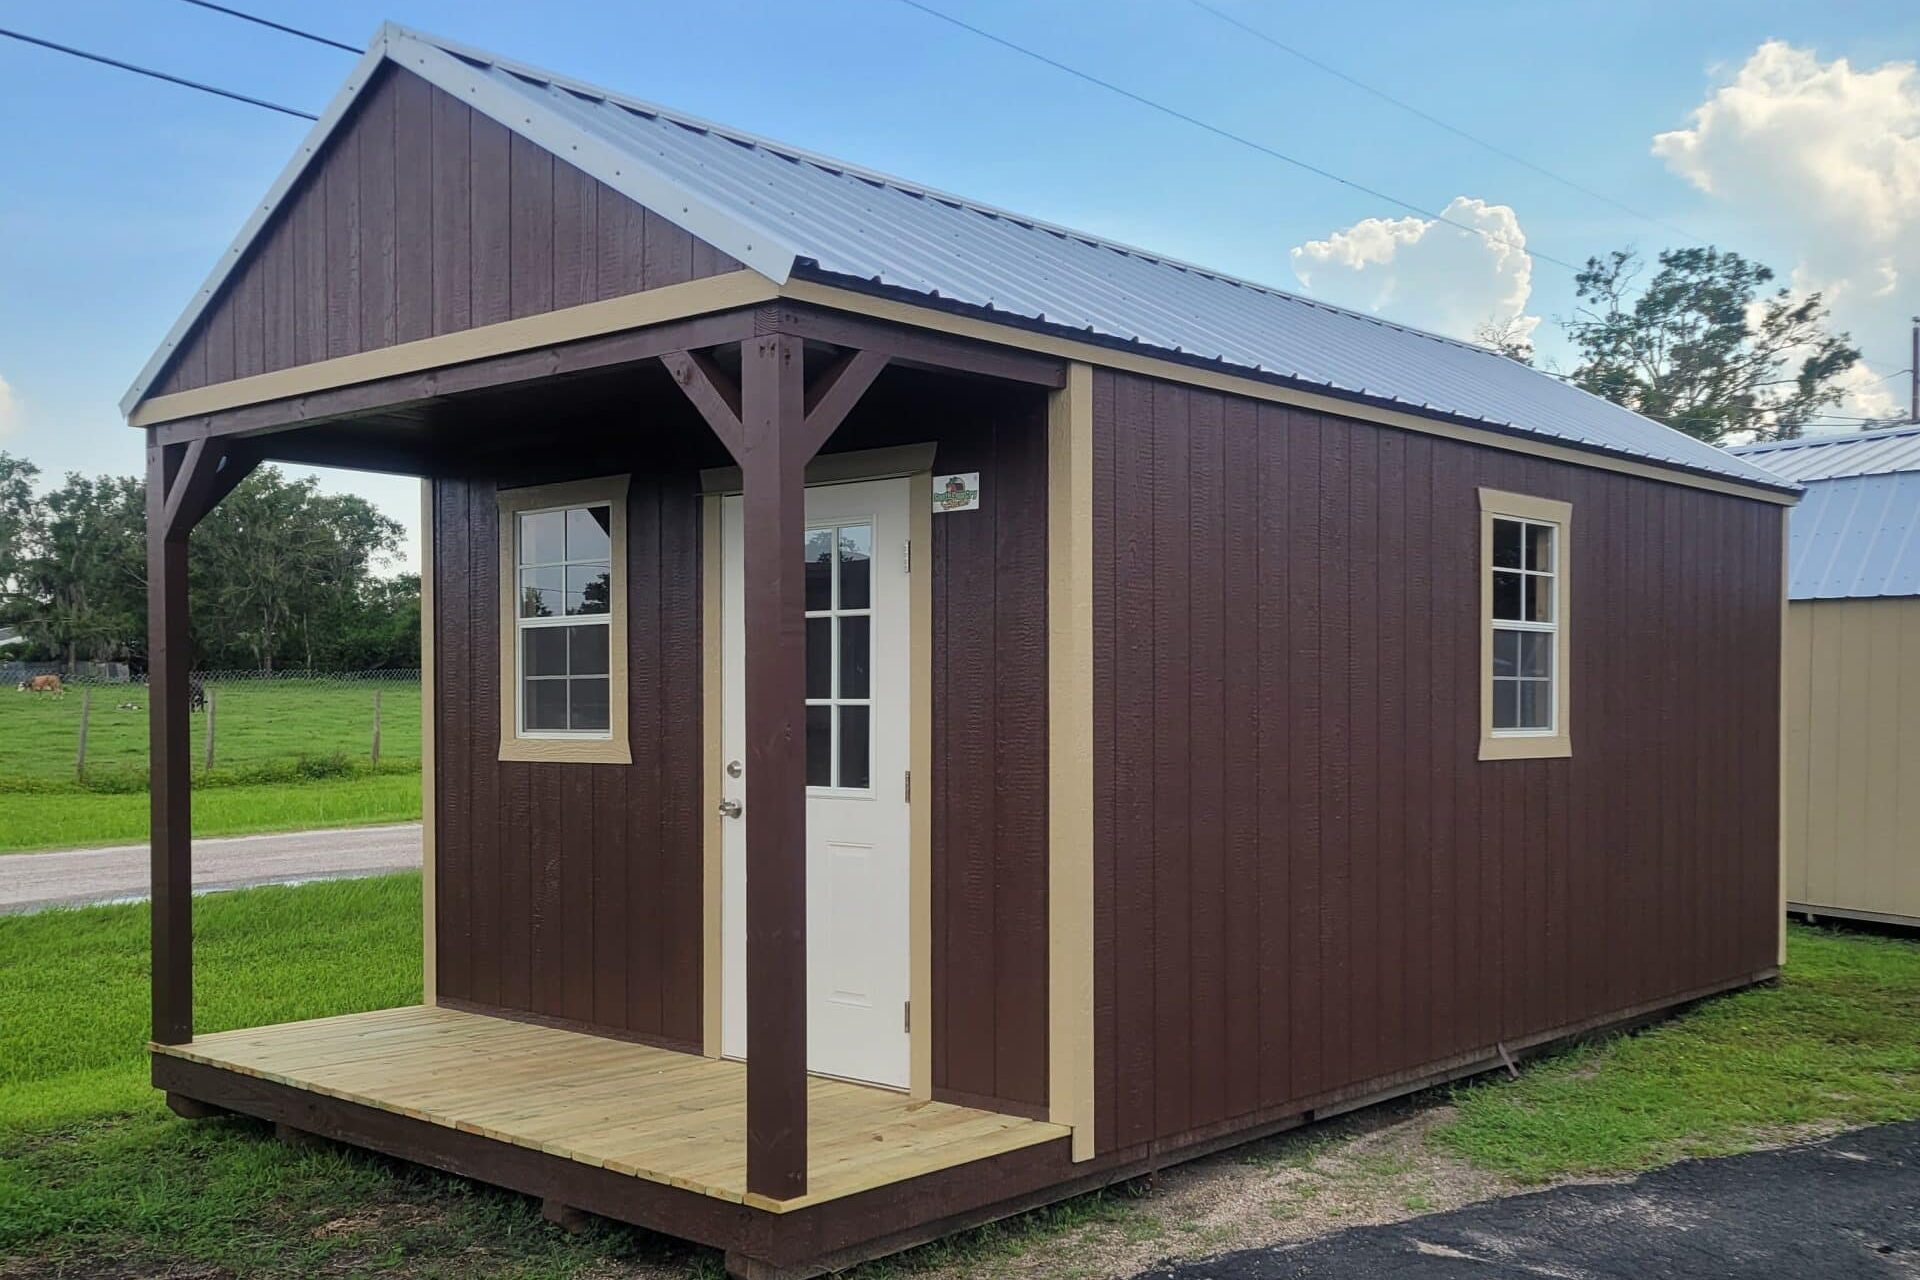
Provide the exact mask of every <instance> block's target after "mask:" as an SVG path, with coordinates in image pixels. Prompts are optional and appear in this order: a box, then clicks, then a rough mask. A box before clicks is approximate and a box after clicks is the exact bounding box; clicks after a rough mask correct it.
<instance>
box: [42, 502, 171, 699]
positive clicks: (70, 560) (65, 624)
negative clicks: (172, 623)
mask: <svg viewBox="0 0 1920 1280" xmlns="http://www.w3.org/2000/svg"><path fill="white" fill-rule="evenodd" d="M145 527H146V491H145V486H144V485H142V484H141V483H140V482H139V481H138V480H134V479H131V478H129V477H125V476H101V477H98V478H97V479H89V478H88V477H86V476H82V475H77V474H72V473H69V474H68V476H67V478H66V480H65V481H64V482H63V483H62V484H61V485H60V486H59V487H58V488H56V489H53V490H51V491H49V492H48V493H47V495H46V496H45V497H44V498H43V499H41V500H40V501H39V502H38V503H37V504H36V505H35V507H34V509H33V514H32V517H31V519H30V520H29V521H28V535H27V546H28V551H27V555H26V557H25V562H24V565H23V568H22V572H21V574H20V581H21V583H22V585H23V587H24V594H25V596H26V597H27V599H28V601H29V602H30V603H29V605H28V606H27V609H26V613H25V620H26V632H27V636H28V637H29V638H30V639H31V640H33V641H34V642H35V643H36V644H39V645H41V646H43V647H45V648H46V649H49V650H51V651H52V652H54V653H56V654H58V655H59V656H60V658H61V660H62V661H64V662H65V663H66V665H67V669H68V670H69V671H72V670H73V667H74V665H75V663H77V662H78V661H80V660H81V659H82V658H86V659H91V660H107V659H112V658H123V657H125V656H127V653H128V651H129V649H130V647H131V642H132V640H133V638H134V637H136V636H139V635H141V634H142V633H143V632H144V630H145V627H146V560H145V552H144V548H145V541H146V534H145Z"/></svg>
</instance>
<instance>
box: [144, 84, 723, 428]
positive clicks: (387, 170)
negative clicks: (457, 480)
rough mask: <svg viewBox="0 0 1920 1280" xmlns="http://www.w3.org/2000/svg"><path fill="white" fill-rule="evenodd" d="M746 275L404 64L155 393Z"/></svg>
mask: <svg viewBox="0 0 1920 1280" xmlns="http://www.w3.org/2000/svg"><path fill="white" fill-rule="evenodd" d="M740 269H741V266H740V263H739V262H737V261H735V260H734V259H733V258H731V257H729V256H728V255H726V254H724V253H721V252H720V251H719V250H717V249H715V248H713V246H711V245H709V244H707V243H706V242H704V241H701V240H697V239H695V238H694V237H693V236H691V235H689V234H688V233H687V232H685V231H682V230H681V229H680V228H679V227H676V226H674V225H673V224H672V223H670V222H668V221H667V220H666V219H665V218H662V217H661V216H660V215H658V214H656V213H654V212H652V211H651V210H648V209H643V208H641V207H640V206H639V205H637V204H635V203H634V202H633V201H631V200H629V199H627V198H626V197H625V196H623V195H621V194H620V193H619V192H617V191H614V190H613V189H612V188H611V187H608V186H606V185H604V184H603V183H600V182H598V181H596V180H595V179H593V178H591V177H589V176H587V175H586V174H585V173H582V172H581V171H580V170H578V169H576V168H574V167H573V166H572V165H569V164H567V163H566V162H565V161H563V160H558V159H555V158H554V157H553V156H552V155H550V154H549V153H547V152H545V151H543V150H541V149H540V148H538V147H536V146H534V145H533V144H532V143H529V142H526V141H525V140H524V139H521V138H519V137H518V136H517V135H515V134H513V133H511V132H509V131H508V130H507V128H506V127H505V126H503V125H500V124H498V123H496V122H494V121H493V120H491V119H488V118H487V117H485V116H482V115H480V114H479V113H477V112H475V111H474V110H473V109H472V108H471V107H469V106H468V105H467V104H466V103H464V102H460V101H458V100H456V99H454V98H452V97H450V96H448V95H447V94H446V93H444V92H442V91H441V90H439V89H437V88H435V87H434V86H432V85H430V84H428V83H427V82H426V81H425V80H423V79H421V78H420V77H419V76H416V75H414V74H413V73H412V72H409V71H404V70H400V69H398V68H391V67H389V68H387V69H385V70H383V71H381V72H380V74H379V75H378V76H377V77H376V79H375V81H374V83H373V84H372V86H371V87H370V88H369V89H368V90H367V91H366V92H365V93H363V94H362V95H361V97H360V100H359V102H358V103H357V104H356V105H355V106H354V108H353V109H352V114H351V115H350V117H349V118H348V120H347V122H346V124H345V127H343V128H342V129H341V130H340V131H339V132H337V133H336V134H335V135H334V136H333V138H332V139H331V140H330V141H329V142H328V143H327V149H326V151H325V152H324V153H323V154H322V155H321V156H319V157H318V158H317V159H316V160H315V161H314V163H313V164H312V165H311V166H309V167H308V169H307V171H306V173H305V174H304V175H303V176H302V177H301V179H300V181H299V182H298V183H296V184H295V185H294V187H293V189H292V190H290V191H289V192H288V193H287V196H286V199H285V200H284V201H283V202H282V204H281V206H280V209H279V210H278V211H277V212H276V213H275V214H274V216H273V218H272V220H271V221H270V222H269V223H268V224H267V226H266V228H265V229H264V230H263V232H262V234H261V235H260V237H259V238H258V240H257V241H256V242H255V244H254V246H253V248H252V249H251V251H250V252H249V253H248V255H247V258H246V260H245V261H243V262H242V263H241V264H240V265H239V267H238V268H237V269H236V270H235V271H234V272H233V274H232V275H231V276H229V277H228V279H227V282H226V283H225V284H224V285H223V286H222V287H221V291H220V294H219V296H218V297H216V298H215V300H214V303H213V305H212V306H211V307H209V308H208V309H207V312H206V314H204V315H203V316H202V317H201V318H200V320H199V321H198V323H196V324H195V325H194V327H193V328H192V329H191V330H190V331H189V332H188V333H187V335H186V337H185V338H184V339H182V341H181V344H180V350H179V351H178V352H177V353H176V354H175V356H174V358H173V359H172V361H171V362H169V364H168V365H167V367H166V369H165V370H164V371H163V372H162V374H161V375H160V377H159V378H158V379H156V380H155V382H154V384H153V387H152V389H151V391H150V395H153V396H161V395H169V394H172V393H174V392H179V391H190V390H193V389H195V388H198V387H203V386H208V385H211V384H214V383H221V382H231V381H233V380H235V379H238V378H247V377H252V376H254V375H256V374H262V373H271V372H274V371H276V370H280V369H286V368H291V367H293V366H295V365H302V364H312V363H315V362H316V361H320V360H326V359H330V358H336V357H340V356H348V355H356V354H359V353H361V352H366V351H376V350H380V349H382V348H386V347H391V346H395V345H397V344H399V343H405V342H413V341H417V340H419V339H422V338H429V337H434V336H437V335H441V334H447V333H457V332H460V331H462V330H466V329H471V328H475V327H478V326H481V325H486V324H492V323H495V322H498V321H503V320H507V319H511V318H516V317H521V316H527V315H534V314H538V313H542V312H547V311H555V310H561V309H564V308H567V307H574V306H579V305H580V304H582V303H588V302H595V301H599V300H602V299H606V298H614V297H620V296H623V295H626V294H632V293H639V292H641V291H643V290H647V289H657V288H659V287H661V286H663V285H670V284H681V283H684V282H686V281H689V280H700V279H705V278H707V277H709V276H715V275H720V274H722V273H724V272H728V271H737V270H740Z"/></svg>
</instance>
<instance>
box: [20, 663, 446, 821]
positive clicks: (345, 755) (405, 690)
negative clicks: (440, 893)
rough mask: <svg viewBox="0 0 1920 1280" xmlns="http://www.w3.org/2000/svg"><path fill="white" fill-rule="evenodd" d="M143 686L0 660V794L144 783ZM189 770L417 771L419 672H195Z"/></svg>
mask: <svg viewBox="0 0 1920 1280" xmlns="http://www.w3.org/2000/svg"><path fill="white" fill-rule="evenodd" d="M148 703H149V697H148V689H147V685H146V681H145V676H144V674H141V673H134V672H131V671H129V670H128V669H127V668H126V667H125V666H124V665H121V664H114V663H99V664H80V665H79V666H78V667H76V668H75V670H74V671H72V672H68V671H66V670H65V669H64V668H63V667H61V666H60V665H59V664H53V663H19V662H13V663H0V791H5V790H38V789H42V787H43V786H45V787H53V786H59V785H64V786H72V785H74V784H76V783H77V784H78V785H80V786H82V787H85V788H87V789H90V790H121V789H126V788H130V787H133V786H136V785H137V786H138V787H140V788H144V787H145V785H146V776H147V748H148V733H149V721H148ZM188 716H189V721H190V727H191V732H192V740H193V762H194V772H195V774H196V775H197V776H204V777H206V778H208V779H209V780H212V779H215V778H218V779H221V780H224V781H230V782H248V781H263V782H265V781H277V780H294V779H298V778H303V777H326V776H338V775H345V774H352V773H361V772H369V771H372V772H383V773H384V772H399V771H405V770H411V769H417V768H419V764H420V672H419V671H417V670H412V671H397V670H380V671H344V672H330V673H316V672H309V671H273V672H265V671H196V672H194V673H193V674H192V676H191V677H190V679H189V683H188Z"/></svg>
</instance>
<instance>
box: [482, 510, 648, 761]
mask: <svg viewBox="0 0 1920 1280" xmlns="http://www.w3.org/2000/svg"><path fill="white" fill-rule="evenodd" d="M626 495H627V479H626V477H624V476H616V477H612V478H610V479H606V480H585V481H577V482H574V483H571V484H557V485H541V486H538V487H533V488H525V489H503V490H501V491H500V494H499V508H500V570H501V573H500V603H501V609H500V615H501V617H500V622H501V629H500V639H501V654H500V695H501V696H500V728H501V734H500V758H501V759H503V760H577V761H582V762H590V763H612V764H623V763H627V762H629V761H630V760H631V754H630V750H629V747H628V743H627V716H626V702H627V689H626V683H627V682H626V675H627V662H626V650H627V638H626V607H625V601H624V600H623V598H622V597H623V595H624V592H625V590H626V502H627V497H626Z"/></svg>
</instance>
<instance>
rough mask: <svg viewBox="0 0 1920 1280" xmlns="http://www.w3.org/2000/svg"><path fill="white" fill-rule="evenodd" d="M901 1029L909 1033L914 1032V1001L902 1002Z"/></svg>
mask: <svg viewBox="0 0 1920 1280" xmlns="http://www.w3.org/2000/svg"><path fill="white" fill-rule="evenodd" d="M900 1029H901V1030H902V1031H904V1032H906V1033H907V1034H908V1035H912V1034H913V1001H911V1000H902V1001H901V1002H900Z"/></svg>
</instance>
